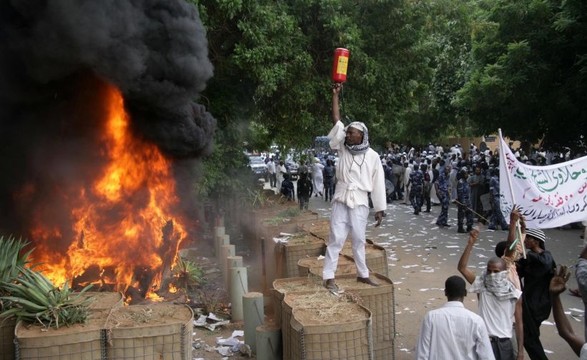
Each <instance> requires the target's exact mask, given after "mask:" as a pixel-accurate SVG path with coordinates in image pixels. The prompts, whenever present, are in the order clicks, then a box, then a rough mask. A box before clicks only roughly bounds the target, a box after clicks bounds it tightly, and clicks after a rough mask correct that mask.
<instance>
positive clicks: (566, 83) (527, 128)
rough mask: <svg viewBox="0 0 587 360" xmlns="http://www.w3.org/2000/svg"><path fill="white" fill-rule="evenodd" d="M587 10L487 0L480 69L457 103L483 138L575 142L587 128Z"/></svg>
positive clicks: (554, 1) (477, 36) (476, 33)
mask: <svg viewBox="0 0 587 360" xmlns="http://www.w3.org/2000/svg"><path fill="white" fill-rule="evenodd" d="M586 7H587V5H586V4H585V3H584V2H582V1H561V0H521V1H515V2H511V1H505V0H498V1H486V2H485V3H484V10H483V11H482V12H481V13H480V14H479V16H478V19H477V21H476V22H475V25H474V30H473V33H472V36H473V48H472V55H473V71H472V73H471V75H470V77H469V79H468V81H467V83H466V84H465V86H463V88H462V89H461V90H460V91H459V93H458V98H457V100H456V104H457V105H458V106H459V107H460V108H462V109H463V110H464V111H467V112H468V114H469V116H470V118H471V120H473V121H474V123H475V125H476V127H477V130H478V132H479V133H492V132H495V131H496V129H497V128H499V127H501V128H502V129H503V131H504V133H505V134H506V135H508V136H511V137H515V138H518V139H520V140H525V141H529V142H532V143H534V142H536V141H537V140H539V139H541V138H543V137H544V139H545V141H546V142H550V143H569V142H571V141H573V140H575V139H577V137H578V136H579V135H582V134H584V129H585V126H586V125H587V123H586V120H587V119H586V114H587V112H586V110H587V109H586V106H587V105H586V103H585V101H583V97H584V94H585V90H586V89H585V86H586V85H585V84H586V82H585V74H586V72H585V70H586V67H585V53H586V52H585V50H586V47H587V41H586V40H587V27H586V23H585V14H586V10H587V8H586Z"/></svg>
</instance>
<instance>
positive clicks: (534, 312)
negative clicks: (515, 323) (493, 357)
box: [518, 227, 556, 360]
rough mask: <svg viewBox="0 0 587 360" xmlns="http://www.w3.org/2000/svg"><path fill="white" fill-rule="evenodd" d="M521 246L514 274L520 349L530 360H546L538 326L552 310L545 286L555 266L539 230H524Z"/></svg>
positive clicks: (547, 284)
mask: <svg viewBox="0 0 587 360" xmlns="http://www.w3.org/2000/svg"><path fill="white" fill-rule="evenodd" d="M524 232H525V235H526V238H525V240H524V245H525V246H526V249H528V252H527V253H526V258H525V259H523V258H522V259H520V260H518V274H519V275H520V279H522V281H523V286H522V305H523V316H522V317H523V321H524V348H525V349H526V352H527V353H528V355H529V356H530V359H532V360H535V359H543V360H546V359H548V358H547V357H546V354H545V353H544V348H543V346H542V342H541V341H540V324H541V323H542V322H543V321H544V320H546V319H548V316H549V315H550V310H551V308H552V303H551V298H550V293H549V291H548V286H549V284H550V279H552V277H553V276H554V271H555V268H556V263H555V262H554V259H553V257H552V254H551V253H550V251H548V250H546V248H545V246H544V243H545V241H546V235H545V234H544V232H543V231H542V230H540V229H524V228H523V227H522V233H524Z"/></svg>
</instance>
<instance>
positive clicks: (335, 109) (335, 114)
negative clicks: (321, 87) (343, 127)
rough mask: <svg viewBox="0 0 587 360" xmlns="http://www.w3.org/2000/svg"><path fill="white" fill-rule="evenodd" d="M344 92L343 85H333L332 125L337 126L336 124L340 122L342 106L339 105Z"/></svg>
mask: <svg viewBox="0 0 587 360" xmlns="http://www.w3.org/2000/svg"><path fill="white" fill-rule="evenodd" d="M341 91H342V84H341V83H334V84H333V85H332V124H333V125H336V123H337V122H338V121H339V120H340V105H339V103H338V98H339V96H340V92H341Z"/></svg>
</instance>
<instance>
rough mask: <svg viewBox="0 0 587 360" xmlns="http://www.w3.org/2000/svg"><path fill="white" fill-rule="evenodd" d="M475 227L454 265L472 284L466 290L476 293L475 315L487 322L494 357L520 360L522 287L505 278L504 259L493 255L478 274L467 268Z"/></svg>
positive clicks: (522, 347) (505, 266)
mask: <svg viewBox="0 0 587 360" xmlns="http://www.w3.org/2000/svg"><path fill="white" fill-rule="evenodd" d="M478 235H479V230H477V229H473V230H472V231H471V232H470V233H469V241H468V242H467V246H466V247H465V250H464V251H463V255H461V258H460V260H459V264H458V269H459V272H460V273H461V274H463V276H464V277H465V279H467V281H468V282H469V284H472V286H471V289H469V291H470V292H473V293H477V298H478V299H479V315H480V316H481V318H482V319H483V321H485V324H486V325H487V332H488V334H489V338H490V340H491V347H492V349H493V353H494V355H495V357H496V359H502V360H513V359H516V355H515V354H516V353H517V359H518V360H521V359H523V358H524V328H523V320H522V291H520V290H519V289H517V288H516V287H515V286H514V284H513V283H512V282H511V281H509V280H508V270H507V265H506V262H505V260H503V259H501V258H498V257H493V258H491V259H489V261H488V262H487V269H486V271H485V272H484V273H483V274H482V275H481V276H475V273H474V272H473V271H472V270H471V269H469V268H468V266H467V265H468V262H469V256H470V254H471V250H472V249H473V246H474V245H475V241H476V240H477V236H478ZM512 319H515V320H516V321H515V329H516V339H517V341H518V344H517V345H518V348H517V352H516V351H515V350H514V347H513V342H512V337H513V331H512Z"/></svg>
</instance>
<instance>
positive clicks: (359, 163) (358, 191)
mask: <svg viewBox="0 0 587 360" xmlns="http://www.w3.org/2000/svg"><path fill="white" fill-rule="evenodd" d="M341 90H342V84H335V85H334V86H333V88H332V120H333V124H334V127H333V128H332V130H330V133H329V134H328V139H330V148H332V150H337V151H338V156H339V159H338V165H337V166H336V179H337V182H336V189H335V192H334V196H333V197H332V213H331V216H330V236H329V238H328V244H327V248H326V257H325V259H324V269H323V272H322V278H323V279H324V286H325V287H326V288H327V289H328V290H330V291H331V292H337V291H338V287H337V286H336V284H335V282H334V274H335V272H336V267H337V265H338V255H339V253H340V251H341V250H342V247H343V245H344V243H345V241H346V238H347V235H348V234H349V231H350V233H351V240H352V249H353V258H354V260H355V264H356V266H357V281H359V282H362V283H365V284H369V285H372V286H377V285H378V284H377V283H375V282H374V281H372V280H371V279H369V269H368V268H367V262H366V259H365V242H366V234H365V231H366V229H367V219H368V218H369V193H370V194H371V200H372V202H373V209H374V211H375V220H376V224H375V226H379V225H380V224H381V221H382V220H383V211H384V210H385V209H386V208H387V199H386V197H387V194H386V192H385V175H384V171H383V166H382V165H381V160H380V159H379V154H377V152H375V150H373V149H371V147H370V144H369V132H368V129H367V127H366V126H365V124H363V123H362V122H358V121H355V122H352V123H350V124H349V125H348V126H346V127H345V126H344V125H343V123H342V122H341V121H340V110H339V104H338V97H339V93H340V91H341Z"/></svg>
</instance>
